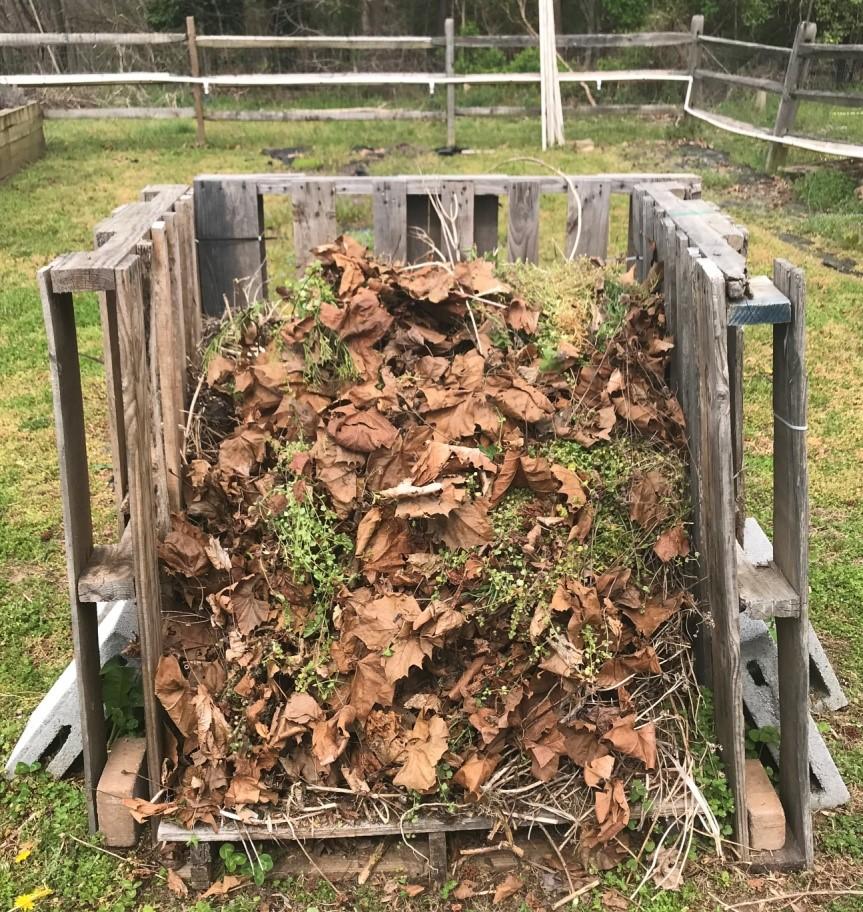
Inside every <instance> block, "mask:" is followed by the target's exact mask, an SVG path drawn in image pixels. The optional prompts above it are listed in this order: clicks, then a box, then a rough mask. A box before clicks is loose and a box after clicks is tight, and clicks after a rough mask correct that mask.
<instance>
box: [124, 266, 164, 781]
mask: <svg viewBox="0 0 863 912" xmlns="http://www.w3.org/2000/svg"><path fill="white" fill-rule="evenodd" d="M115 287H116V290H117V325H118V328H119V339H120V359H121V364H122V375H123V415H124V419H125V424H126V432H127V439H128V462H129V521H130V525H131V528H132V531H131V539H132V566H133V567H134V572H135V603H136V606H137V610H138V637H139V640H140V643H141V682H142V688H143V692H144V719H145V729H146V735H147V770H148V774H149V777H150V794H154V793H155V792H156V791H157V790H158V788H159V782H160V777H161V758H162V724H161V714H160V710H159V704H158V701H157V699H156V694H155V690H154V681H155V676H156V666H157V664H158V661H159V658H160V656H161V654H162V600H161V591H160V587H159V558H158V554H157V551H156V529H155V528H154V524H153V517H154V515H155V503H154V495H153V467H152V465H151V462H150V453H151V447H152V444H151V440H152V435H153V432H152V428H151V427H150V419H151V412H150V389H149V371H148V367H147V350H146V345H145V326H144V297H143V275H142V266H141V260H140V258H139V257H137V256H129V257H127V259H126V260H125V261H124V262H123V263H121V264H120V266H118V267H117V270H116V277H115Z"/></svg>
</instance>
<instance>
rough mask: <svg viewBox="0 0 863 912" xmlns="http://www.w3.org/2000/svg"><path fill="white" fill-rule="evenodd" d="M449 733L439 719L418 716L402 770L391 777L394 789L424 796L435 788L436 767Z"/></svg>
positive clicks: (442, 721)
mask: <svg viewBox="0 0 863 912" xmlns="http://www.w3.org/2000/svg"><path fill="white" fill-rule="evenodd" d="M448 735H449V729H448V728H447V724H446V722H445V721H444V720H443V719H442V718H441V717H440V716H431V718H429V719H426V718H425V717H424V716H419V717H418V718H417V720H416V722H415V723H414V727H413V731H412V732H411V733H410V735H409V736H408V743H407V749H406V757H405V761H404V764H403V765H402V768H401V769H400V770H399V771H398V773H397V774H396V775H395V776H394V777H393V785H400V786H402V787H403V788H407V789H414V790H415V791H417V792H427V791H430V790H431V789H433V788H434V787H435V786H436V785H437V764H438V761H439V760H440V758H441V757H443V755H444V753H446V750H447V746H448V745H447V736H448Z"/></svg>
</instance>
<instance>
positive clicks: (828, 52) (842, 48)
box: [798, 43, 863, 58]
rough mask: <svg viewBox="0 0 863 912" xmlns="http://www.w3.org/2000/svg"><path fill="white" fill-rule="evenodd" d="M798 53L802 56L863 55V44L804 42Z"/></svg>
mask: <svg viewBox="0 0 863 912" xmlns="http://www.w3.org/2000/svg"><path fill="white" fill-rule="evenodd" d="M798 53H799V54H800V56H801V57H839V58H843V57H844V58H848V57H851V58H854V57H863V44H815V43H812V44H803V45H801V46H800V48H799V50H798Z"/></svg>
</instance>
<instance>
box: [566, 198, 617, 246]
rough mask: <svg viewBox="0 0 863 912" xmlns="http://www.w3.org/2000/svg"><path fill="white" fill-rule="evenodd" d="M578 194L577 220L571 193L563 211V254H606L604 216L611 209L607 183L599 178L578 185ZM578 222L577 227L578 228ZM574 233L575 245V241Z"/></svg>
mask: <svg viewBox="0 0 863 912" xmlns="http://www.w3.org/2000/svg"><path fill="white" fill-rule="evenodd" d="M578 193H579V197H580V198H581V222H580V223H579V218H578V213H579V207H578V204H577V202H576V199H575V197H574V196H573V195H572V193H570V194H569V195H568V209H567V215H566V244H565V247H564V250H565V252H566V256H567V257H570V258H572V257H573V256H588V257H599V258H600V259H602V260H604V259H605V258H606V256H608V219H609V214H610V210H611V186H610V184H607V183H603V182H599V183H591V184H587V185H585V186H579V187H578ZM579 225H580V226H581V231H580V232H579ZM576 235H578V245H576V243H575V241H576Z"/></svg>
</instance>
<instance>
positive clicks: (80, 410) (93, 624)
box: [38, 266, 149, 833]
mask: <svg viewBox="0 0 863 912" xmlns="http://www.w3.org/2000/svg"><path fill="white" fill-rule="evenodd" d="M51 269H52V267H51V266H46V267H45V268H43V269H40V270H39V273H38V282H39V294H40V296H41V298H42V313H43V316H44V319H45V335H46V338H47V342H48V362H49V365H50V372H51V392H52V394H53V397H54V424H55V431H56V435H57V454H58V458H59V465H60V501H61V504H62V507H63V534H64V538H65V543H66V567H67V575H68V585H69V604H70V607H71V612H72V646H73V650H74V654H75V665H76V670H77V678H78V699H79V703H80V711H81V743H82V746H83V754H84V791H85V797H86V801H87V819H88V822H89V825H90V832H93V833H94V832H96V830H97V828H98V820H97V816H96V788H97V786H98V784H99V778H100V776H101V775H102V770H103V769H104V767H105V759H106V757H107V740H106V733H105V714H104V710H103V707H102V680H101V677H100V673H101V660H100V656H99V621H98V618H97V616H96V606H95V605H92V604H89V603H84V602H82V601H81V600H80V599H79V597H78V577H79V576H80V575H81V573H82V572H83V571H84V568H85V567H86V565H87V562H88V561H89V560H90V557H91V555H92V552H93V522H92V514H91V512H90V470H89V465H88V462H87V440H86V431H85V425H84V397H83V394H82V391H81V369H80V366H79V362H78V336H77V331H76V329H75V309H74V303H73V301H72V295H71V294H68V293H63V294H57V293H55V292H54V291H53V290H52V288H51ZM147 452H148V453H149V450H148V451H147Z"/></svg>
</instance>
